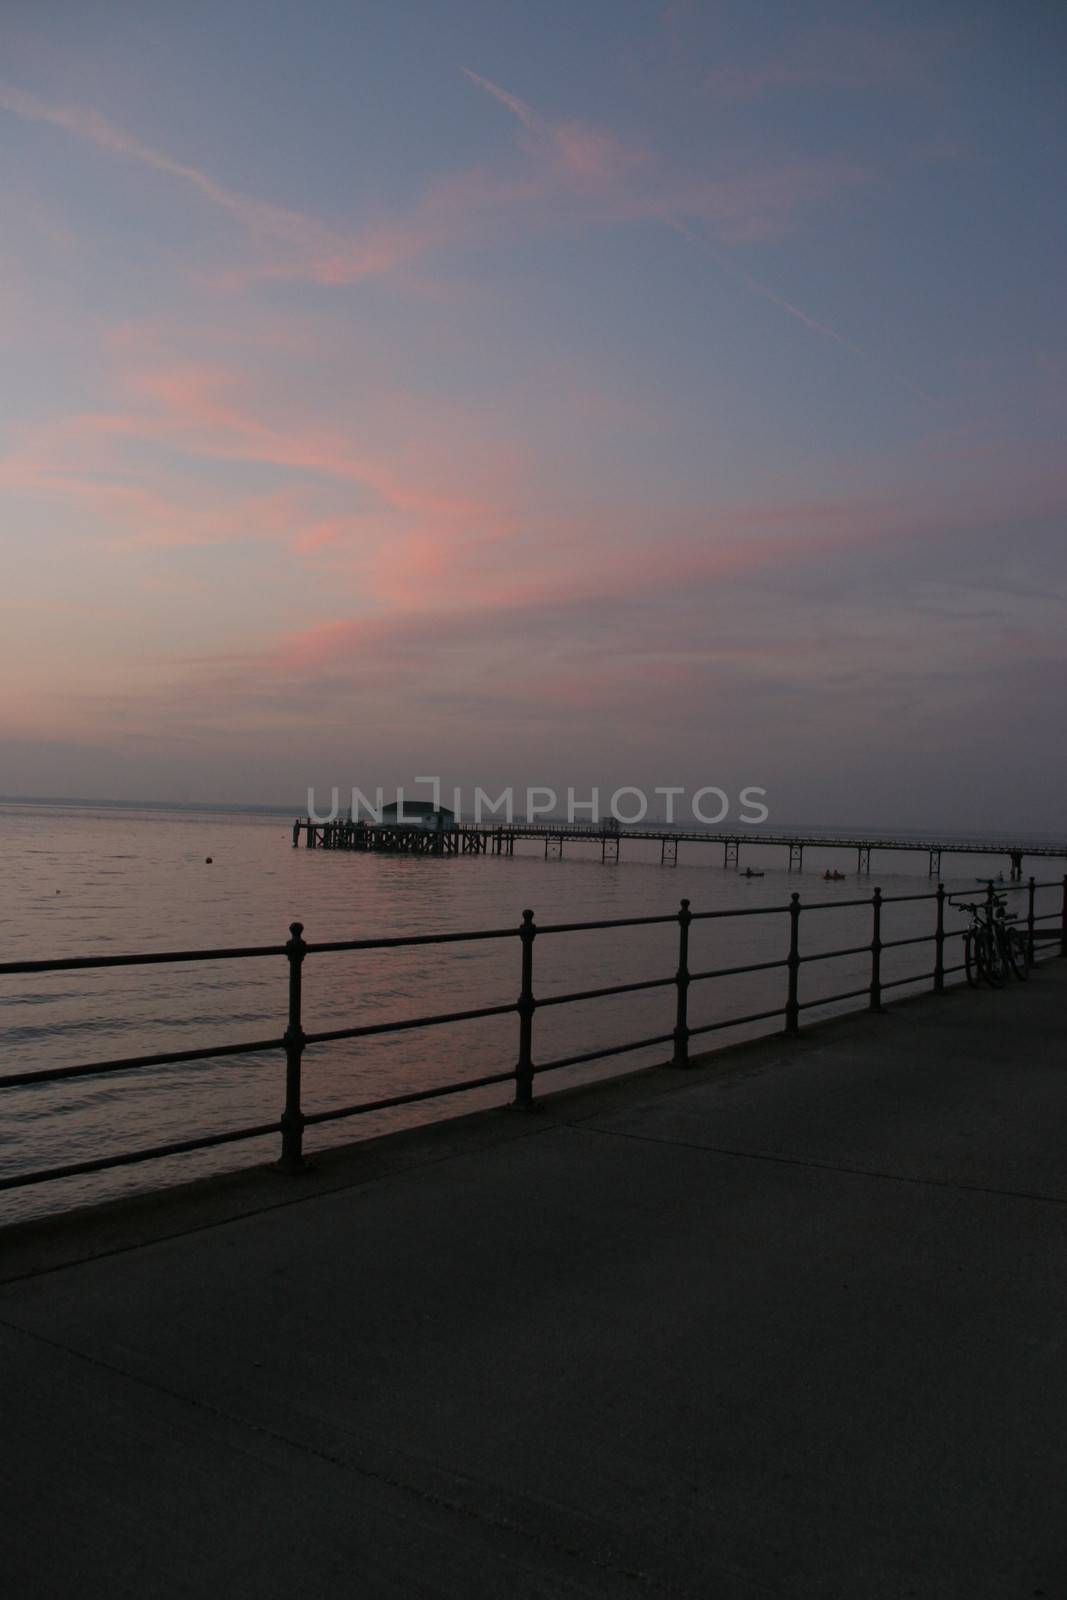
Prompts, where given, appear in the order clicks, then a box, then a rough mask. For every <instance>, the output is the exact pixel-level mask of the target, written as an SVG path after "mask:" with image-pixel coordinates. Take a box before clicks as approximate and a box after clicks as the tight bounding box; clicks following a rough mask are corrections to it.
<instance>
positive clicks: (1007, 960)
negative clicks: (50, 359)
mask: <svg viewBox="0 0 1067 1600" xmlns="http://www.w3.org/2000/svg"><path fill="white" fill-rule="evenodd" d="M953 904H955V905H958V906H959V909H960V910H961V911H966V912H968V913H969V914H970V918H971V922H970V926H969V927H968V928H967V929H965V931H964V935H963V965H964V970H965V971H966V974H967V982H968V983H969V984H970V985H971V987H972V988H975V987H977V985H978V984H980V983H987V984H989V985H990V987H991V988H994V989H999V988H1001V987H1002V985H1003V984H1004V983H1005V982H1006V980H1007V978H1008V977H1009V975H1011V974H1014V976H1015V977H1016V978H1018V980H1019V982H1020V983H1025V982H1026V979H1027V978H1028V977H1029V976H1030V947H1029V943H1028V941H1027V938H1026V935H1025V934H1024V933H1023V932H1022V930H1021V929H1020V928H1018V927H1016V925H1015V919H1014V918H1013V917H1009V916H1008V909H1007V902H1006V901H1005V899H1004V896H1003V895H1002V894H992V893H991V894H989V895H987V896H986V898H985V899H984V900H975V901H970V900H959V901H954V902H953Z"/></svg>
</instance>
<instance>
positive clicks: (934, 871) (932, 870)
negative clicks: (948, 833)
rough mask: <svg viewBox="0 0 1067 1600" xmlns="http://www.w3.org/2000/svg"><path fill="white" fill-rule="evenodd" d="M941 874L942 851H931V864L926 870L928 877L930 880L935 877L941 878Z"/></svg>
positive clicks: (929, 863)
mask: <svg viewBox="0 0 1067 1600" xmlns="http://www.w3.org/2000/svg"><path fill="white" fill-rule="evenodd" d="M940 873H941V852H940V850H931V851H930V860H929V862H928V864H927V868H926V876H927V877H928V878H932V877H934V876H935V875H937V876H940Z"/></svg>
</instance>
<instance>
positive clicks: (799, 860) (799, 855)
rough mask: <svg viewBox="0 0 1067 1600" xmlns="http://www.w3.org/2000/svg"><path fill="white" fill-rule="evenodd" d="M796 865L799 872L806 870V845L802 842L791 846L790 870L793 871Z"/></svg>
mask: <svg viewBox="0 0 1067 1600" xmlns="http://www.w3.org/2000/svg"><path fill="white" fill-rule="evenodd" d="M794 867H795V868H796V869H797V871H798V872H803V870H804V846H803V845H802V844H791V845H790V846H789V870H790V872H792V870H793V868H794Z"/></svg>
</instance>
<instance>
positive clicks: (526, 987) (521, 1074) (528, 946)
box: [515, 911, 537, 1111]
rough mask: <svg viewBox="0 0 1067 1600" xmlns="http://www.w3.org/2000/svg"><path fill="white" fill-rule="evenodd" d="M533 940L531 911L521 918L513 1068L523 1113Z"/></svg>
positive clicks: (529, 1095)
mask: <svg viewBox="0 0 1067 1600" xmlns="http://www.w3.org/2000/svg"><path fill="white" fill-rule="evenodd" d="M536 937H537V929H536V927H535V926H534V914H533V912H532V911H524V912H523V914H522V926H521V927H520V929H519V939H520V940H521V942H522V987H521V990H520V992H519V1001H518V1007H517V1009H518V1013H519V1059H518V1062H517V1063H516V1066H515V1104H516V1105H517V1106H519V1107H520V1108H521V1109H522V1110H523V1111H529V1110H530V1109H531V1108H532V1106H533V1079H534V1069H533V1019H534V1011H535V1010H536V1009H537V1001H536V1000H535V999H534V992H533V945H534V940H535V939H536Z"/></svg>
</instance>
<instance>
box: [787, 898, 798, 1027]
mask: <svg viewBox="0 0 1067 1600" xmlns="http://www.w3.org/2000/svg"><path fill="white" fill-rule="evenodd" d="M786 970H787V972H788V975H789V994H788V996H787V998H786V1002H785V1031H786V1033H799V1032H800V896H799V894H793V895H790V897H789V959H788V961H787V963H786Z"/></svg>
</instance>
